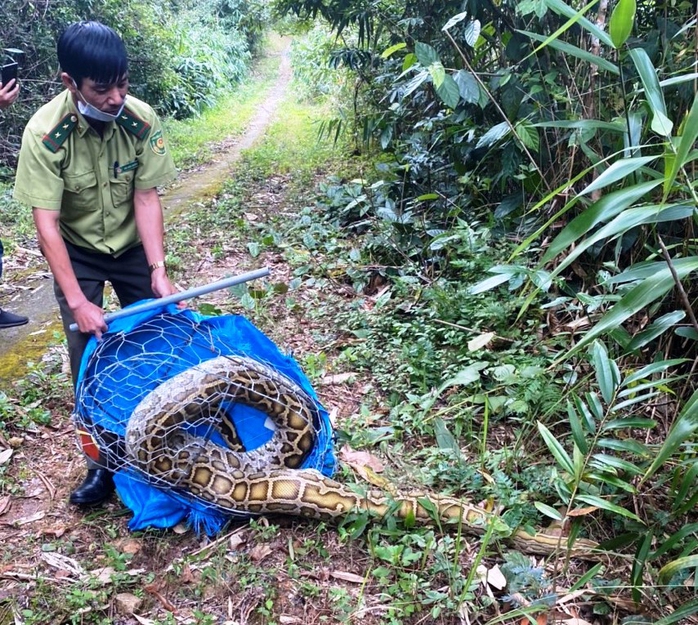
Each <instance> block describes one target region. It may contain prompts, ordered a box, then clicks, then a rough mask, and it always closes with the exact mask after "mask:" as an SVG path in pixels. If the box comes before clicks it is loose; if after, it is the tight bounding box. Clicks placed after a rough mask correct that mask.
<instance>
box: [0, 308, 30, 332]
mask: <svg viewBox="0 0 698 625" xmlns="http://www.w3.org/2000/svg"><path fill="white" fill-rule="evenodd" d="M28 322H29V319H28V318H27V317H22V316H21V315H15V314H14V313H11V312H7V311H6V310H3V309H2V308H0V328H14V327H15V326H23V325H24V324H25V323H28Z"/></svg>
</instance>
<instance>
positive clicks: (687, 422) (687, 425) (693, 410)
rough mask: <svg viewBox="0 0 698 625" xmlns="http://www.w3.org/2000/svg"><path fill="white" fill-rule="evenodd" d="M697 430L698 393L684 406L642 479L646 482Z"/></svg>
mask: <svg viewBox="0 0 698 625" xmlns="http://www.w3.org/2000/svg"><path fill="white" fill-rule="evenodd" d="M696 430H698V391H696V392H695V393H693V395H692V396H691V398H690V399H689V400H688V401H687V402H686V405H685V406H684V407H683V410H681V414H680V415H679V416H678V418H677V419H676V421H675V422H674V424H673V425H672V427H671V429H670V430H669V433H668V434H667V437H666V439H665V441H664V444H663V445H662V447H661V449H660V450H659V452H658V453H657V454H656V456H655V458H654V461H653V462H652V464H651V465H650V467H649V468H648V469H647V471H646V473H645V475H644V476H643V478H642V481H643V482H646V481H647V480H648V479H649V478H650V477H652V475H654V474H655V473H656V472H657V470H658V469H659V468H660V467H661V466H662V465H663V464H664V463H665V462H666V461H667V460H668V459H669V458H670V457H671V456H672V455H673V454H674V453H675V452H676V450H677V449H678V448H679V447H680V446H681V445H682V444H683V442H684V441H685V440H686V439H687V438H689V437H690V436H691V435H693V433H694V432H695V431H696Z"/></svg>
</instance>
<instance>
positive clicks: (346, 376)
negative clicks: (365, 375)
mask: <svg viewBox="0 0 698 625" xmlns="http://www.w3.org/2000/svg"><path fill="white" fill-rule="evenodd" d="M355 378H356V373H354V372H353V371H349V372H347V373H338V374H336V375H326V376H325V377H323V378H320V380H319V381H318V384H319V385H320V386H331V385H333V384H344V383H345V382H351V381H352V380H354V379H355Z"/></svg>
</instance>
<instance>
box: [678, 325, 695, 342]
mask: <svg viewBox="0 0 698 625" xmlns="http://www.w3.org/2000/svg"><path fill="white" fill-rule="evenodd" d="M674 334H676V336H681V337H683V338H685V339H690V340H691V341H698V332H696V330H695V329H694V328H688V327H681V328H676V330H674Z"/></svg>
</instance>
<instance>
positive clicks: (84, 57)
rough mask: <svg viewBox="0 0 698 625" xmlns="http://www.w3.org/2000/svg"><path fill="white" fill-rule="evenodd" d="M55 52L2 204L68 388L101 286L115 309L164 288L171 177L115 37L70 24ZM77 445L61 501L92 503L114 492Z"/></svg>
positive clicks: (154, 122) (96, 316)
mask: <svg viewBox="0 0 698 625" xmlns="http://www.w3.org/2000/svg"><path fill="white" fill-rule="evenodd" d="M57 53H58V61H59V63H60V66H61V71H62V73H61V80H62V82H63V85H64V86H65V91H63V92H62V93H61V94H59V95H58V96H56V97H55V98H54V99H53V100H51V101H50V102H49V103H48V104H46V105H44V106H43V107H42V108H41V109H39V111H38V112H37V113H36V114H35V115H34V116H33V117H32V118H31V120H30V121H29V123H28V124H27V127H26V129H25V131H24V135H23V137H22V147H21V150H20V155H19V164H18V167H17V175H16V179H15V189H14V197H15V198H16V199H18V200H19V201H21V202H23V203H25V204H28V205H30V206H31V207H32V208H33V215H34V222H35V224H36V230H37V234H38V239H39V245H40V247H41V250H42V252H43V254H44V256H45V257H46V260H47V261H48V264H49V267H50V268H51V272H52V273H53V277H54V290H55V293H56V299H57V300H58V304H59V307H60V311H61V317H62V320H63V325H64V328H65V331H66V336H67V338H68V352H69V357H70V367H71V372H72V376H73V383H74V384H75V383H76V382H77V378H78V373H79V370H80V363H81V359H82V355H83V352H84V350H85V347H86V345H87V342H88V340H89V339H90V336H91V335H95V336H96V337H97V338H98V339H99V338H101V336H102V333H103V332H105V331H106V329H107V326H106V324H105V322H104V310H103V308H102V306H103V296H104V284H105V282H107V281H108V282H110V283H111V285H112V287H113V288H114V291H115V292H116V295H117V297H118V298H119V302H120V304H121V306H122V307H123V306H128V305H129V304H131V303H133V302H136V301H138V300H141V299H146V298H152V297H165V296H167V295H171V294H173V293H174V292H175V289H174V287H173V286H172V284H171V283H170V280H169V278H168V277H167V272H166V268H165V252H164V242H163V239H164V228H163V216H162V207H161V205H160V199H159V196H158V192H157V187H158V186H161V185H163V184H165V183H167V182H169V181H171V180H172V179H173V178H174V177H175V174H176V172H175V167H174V164H173V162H172V158H171V156H170V155H169V153H168V151H167V146H166V143H165V141H164V137H163V134H162V129H161V126H160V120H159V119H158V117H157V115H156V114H155V112H154V111H153V109H152V108H151V107H150V106H148V105H147V104H146V103H144V102H142V101H140V100H137V99H136V98H134V97H132V96H128V97H127V95H126V94H127V91H128V86H129V84H128V57H127V54H126V49H125V46H124V44H123V41H122V40H121V38H120V37H119V36H118V35H117V34H116V33H115V32H114V31H113V30H112V29H111V28H109V27H107V26H105V25H104V24H101V23H99V22H79V23H75V24H72V25H71V26H69V27H68V28H67V29H66V30H65V32H64V33H63V34H62V35H61V37H60V39H59V41H58V46H57ZM72 323H76V324H77V326H78V328H79V331H78V332H72V331H71V330H70V329H69V326H70V325H71V324H72ZM84 449H85V451H86V453H87V454H88V455H87V463H88V472H87V477H86V478H85V480H84V481H83V483H82V484H81V485H80V486H79V487H78V488H77V490H75V491H74V492H73V493H72V495H71V497H70V502H71V503H73V504H76V505H92V504H96V503H100V502H102V501H104V500H105V499H106V498H108V497H109V496H110V495H111V493H112V492H113V490H114V483H113V479H112V475H111V473H110V472H109V471H108V469H107V468H105V467H104V466H103V465H102V464H101V463H100V458H99V455H98V453H94V446H89V445H86V446H85V447H84ZM91 450H92V452H93V453H91ZM90 456H92V457H90Z"/></svg>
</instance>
